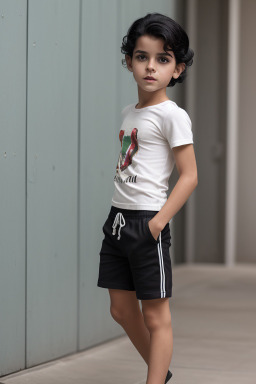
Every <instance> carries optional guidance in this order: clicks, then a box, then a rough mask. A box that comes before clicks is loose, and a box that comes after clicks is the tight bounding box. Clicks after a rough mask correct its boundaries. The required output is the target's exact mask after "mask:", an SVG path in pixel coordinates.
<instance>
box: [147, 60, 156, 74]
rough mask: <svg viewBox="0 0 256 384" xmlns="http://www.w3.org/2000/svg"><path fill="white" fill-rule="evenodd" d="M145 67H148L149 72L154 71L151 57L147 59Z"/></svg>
mask: <svg viewBox="0 0 256 384" xmlns="http://www.w3.org/2000/svg"><path fill="white" fill-rule="evenodd" d="M147 69H148V70H149V71H150V72H151V71H153V72H155V68H154V62H153V59H151V60H149V62H148V65H147Z"/></svg>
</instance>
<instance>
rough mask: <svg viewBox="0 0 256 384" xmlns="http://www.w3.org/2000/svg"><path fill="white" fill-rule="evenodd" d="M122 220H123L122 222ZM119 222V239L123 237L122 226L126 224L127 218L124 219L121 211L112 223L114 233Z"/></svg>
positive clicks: (113, 233)
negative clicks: (121, 233)
mask: <svg viewBox="0 0 256 384" xmlns="http://www.w3.org/2000/svg"><path fill="white" fill-rule="evenodd" d="M122 220H123V222H122ZM118 224H119V230H118V237H117V240H120V237H121V235H120V231H121V229H122V227H124V226H125V219H124V217H123V214H122V213H121V212H117V214H116V217H115V220H114V223H113V225H112V228H113V232H112V235H115V234H116V227H117V225H118Z"/></svg>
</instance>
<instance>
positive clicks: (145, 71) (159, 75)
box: [125, 35, 185, 92]
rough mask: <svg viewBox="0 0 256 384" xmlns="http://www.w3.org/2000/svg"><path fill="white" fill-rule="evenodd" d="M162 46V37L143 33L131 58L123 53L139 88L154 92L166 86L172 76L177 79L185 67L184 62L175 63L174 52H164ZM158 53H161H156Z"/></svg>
mask: <svg viewBox="0 0 256 384" xmlns="http://www.w3.org/2000/svg"><path fill="white" fill-rule="evenodd" d="M163 46H164V42H163V40H162V39H159V38H156V37H153V36H148V35H144V36H140V37H139V38H138V39H137V42H136V46H135V48H134V51H133V57H132V59H131V58H130V56H128V55H125V58H126V63H127V67H128V69H129V70H130V71H131V72H133V77H134V79H135V80H136V82H137V84H138V87H139V88H141V90H144V91H146V92H156V91H158V90H160V89H163V88H166V87H167V85H168V84H169V82H170V81H171V79H172V77H174V78H175V79H177V78H178V77H179V75H180V74H181V72H182V71H183V70H184V69H185V64H184V63H180V64H178V65H176V59H175V56H174V53H173V52H172V51H168V54H166V53H165V51H164V49H163ZM137 51H144V52H146V53H143V52H137ZM159 53H161V55H158V54H159ZM169 55H170V56H169ZM146 76H152V77H154V78H155V81H147V80H145V77H146Z"/></svg>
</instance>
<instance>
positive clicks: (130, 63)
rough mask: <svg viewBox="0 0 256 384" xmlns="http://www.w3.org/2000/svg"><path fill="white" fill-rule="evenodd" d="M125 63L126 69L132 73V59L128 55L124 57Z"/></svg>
mask: <svg viewBox="0 0 256 384" xmlns="http://www.w3.org/2000/svg"><path fill="white" fill-rule="evenodd" d="M125 61H126V64H127V68H128V69H129V71H131V72H132V58H131V57H130V56H129V55H125Z"/></svg>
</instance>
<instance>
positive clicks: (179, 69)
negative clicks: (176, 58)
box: [172, 63, 186, 79]
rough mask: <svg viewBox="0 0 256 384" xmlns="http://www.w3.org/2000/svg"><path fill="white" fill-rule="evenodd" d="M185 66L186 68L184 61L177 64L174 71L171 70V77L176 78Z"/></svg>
mask: <svg viewBox="0 0 256 384" xmlns="http://www.w3.org/2000/svg"><path fill="white" fill-rule="evenodd" d="M185 68H186V64H185V63H179V64H177V65H176V68H175V71H174V72H173V75H172V77H174V78H175V79H177V78H178V77H179V76H180V74H181V73H182V72H183V71H184V70H185Z"/></svg>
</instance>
